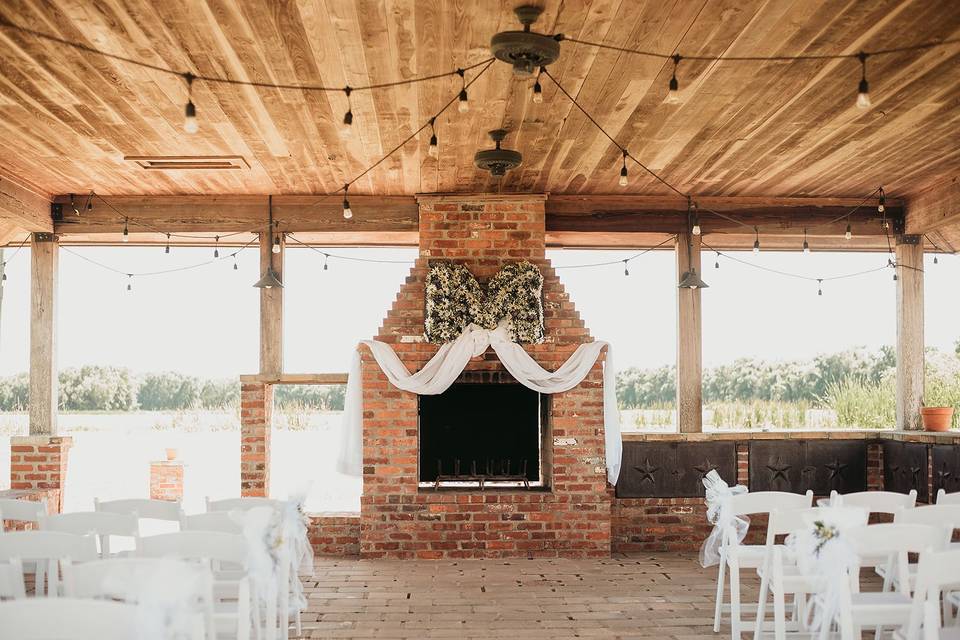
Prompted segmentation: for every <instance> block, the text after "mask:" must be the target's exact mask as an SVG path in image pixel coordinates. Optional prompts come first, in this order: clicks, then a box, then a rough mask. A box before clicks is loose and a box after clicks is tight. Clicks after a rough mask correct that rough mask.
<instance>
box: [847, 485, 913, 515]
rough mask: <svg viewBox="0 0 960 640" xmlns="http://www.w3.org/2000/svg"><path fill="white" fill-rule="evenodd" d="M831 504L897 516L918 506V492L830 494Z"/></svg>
mask: <svg viewBox="0 0 960 640" xmlns="http://www.w3.org/2000/svg"><path fill="white" fill-rule="evenodd" d="M830 504H831V506H834V507H862V508H864V509H866V510H868V511H869V512H870V513H871V514H874V513H885V514H889V515H896V514H897V512H899V511H901V510H903V509H913V508H914V507H915V506H917V490H916V489H911V490H910V493H897V492H895V491H857V492H856V493H837V492H836V491H831V492H830Z"/></svg>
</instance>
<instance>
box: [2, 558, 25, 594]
mask: <svg viewBox="0 0 960 640" xmlns="http://www.w3.org/2000/svg"><path fill="white" fill-rule="evenodd" d="M26 597H27V591H26V588H25V587H24V585H23V563H22V562H20V559H19V558H11V559H10V560H9V561H8V562H3V563H0V600H7V599H13V600H16V599H18V598H26Z"/></svg>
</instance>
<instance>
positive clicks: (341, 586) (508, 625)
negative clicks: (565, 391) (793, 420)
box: [303, 553, 757, 640]
mask: <svg viewBox="0 0 960 640" xmlns="http://www.w3.org/2000/svg"><path fill="white" fill-rule="evenodd" d="M316 569H317V570H316V575H315V576H314V577H313V579H312V580H305V584H306V586H307V592H308V597H309V605H308V610H307V612H305V613H304V617H303V626H304V635H303V637H305V638H457V639H461V638H484V639H485V640H489V639H491V638H504V639H506V640H512V639H514V638H677V639H681V638H682V639H690V640H693V639H695V638H696V639H699V638H711V639H713V640H716V639H718V638H721V639H723V638H729V637H730V632H729V627H728V626H726V625H725V626H724V627H723V628H722V629H721V633H719V634H714V633H713V594H714V589H715V587H716V582H715V580H716V568H711V569H702V568H700V565H699V564H698V563H697V559H696V556H695V554H691V553H662V554H636V555H629V556H620V555H618V556H615V557H613V558H611V559H609V560H460V561H453V560H451V561H422V560H410V561H379V560H371V561H367V560H363V561H361V560H344V559H334V558H318V559H317V561H316ZM745 582H746V587H745V593H744V601H745V602H755V601H756V597H757V581H756V579H755V578H754V577H753V576H752V575H750V576H746V579H745Z"/></svg>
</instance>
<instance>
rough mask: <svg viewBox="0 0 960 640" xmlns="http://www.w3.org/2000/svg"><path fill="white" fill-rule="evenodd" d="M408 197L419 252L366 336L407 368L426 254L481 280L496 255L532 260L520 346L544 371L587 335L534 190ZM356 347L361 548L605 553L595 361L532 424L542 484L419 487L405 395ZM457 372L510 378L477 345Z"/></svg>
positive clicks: (408, 553)
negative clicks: (528, 314)
mask: <svg viewBox="0 0 960 640" xmlns="http://www.w3.org/2000/svg"><path fill="white" fill-rule="evenodd" d="M418 200H419V203H420V245H419V256H418V258H417V260H416V262H415V264H414V266H413V267H412V268H411V270H410V275H409V276H408V277H407V279H406V282H405V284H404V285H403V286H402V287H401V289H400V292H399V293H398V294H397V298H396V301H395V302H394V303H393V307H392V308H391V309H390V311H389V312H388V314H387V317H386V318H385V319H384V321H383V324H382V325H381V327H380V330H379V332H378V334H377V336H376V339H377V340H380V341H383V342H387V343H390V344H391V346H392V347H393V348H394V350H395V351H396V352H397V355H398V356H399V357H400V359H401V361H402V362H403V363H404V365H405V366H406V367H407V369H408V370H409V371H410V372H411V373H413V372H415V371H418V370H419V369H420V368H421V367H423V365H424V364H425V363H426V362H427V361H428V360H429V359H430V358H431V357H432V356H433V355H434V354H435V353H436V350H437V348H438V345H434V344H428V343H426V342H425V341H424V339H423V322H424V308H425V304H424V293H425V284H424V283H425V279H426V275H427V271H428V268H429V262H430V261H431V260H453V261H458V262H461V263H463V264H465V265H466V266H467V268H468V269H469V270H470V271H471V273H473V275H474V276H475V277H476V278H477V279H478V280H479V281H480V282H481V283H485V282H486V280H488V279H489V278H490V277H491V276H493V275H494V274H495V273H496V272H497V271H499V269H500V268H501V267H503V266H504V265H506V264H508V263H511V262H518V261H521V260H528V261H530V262H532V263H533V264H535V265H536V266H537V267H538V268H539V269H540V271H541V273H542V274H543V278H544V285H543V302H544V322H545V329H546V339H545V341H544V343H543V344H538V345H524V348H525V349H526V351H527V352H528V353H529V354H530V355H531V356H532V357H533V358H534V359H535V360H536V361H537V362H539V363H540V365H541V366H543V367H544V368H546V369H549V370H555V369H556V368H557V367H559V366H560V365H561V364H562V363H563V362H564V361H565V360H566V359H567V358H568V357H569V356H570V355H571V354H572V353H573V351H574V350H575V349H576V347H577V346H578V345H580V344H582V343H584V342H590V341H592V338H591V337H590V333H589V331H588V330H587V329H586V327H585V326H584V323H583V320H581V319H580V315H579V314H578V313H577V311H576V309H575V308H574V305H573V303H572V302H571V301H570V298H569V296H568V295H567V293H566V292H565V291H564V288H563V285H562V283H561V282H560V279H559V278H558V277H557V275H556V272H555V271H554V269H553V268H552V266H551V265H550V262H549V261H548V260H547V259H546V242H545V215H544V203H545V196H543V195H529V194H481V195H423V196H419V198H418ZM362 355H363V369H362V371H363V385H364V390H363V398H364V425H363V430H364V437H363V445H364V463H363V464H364V468H363V496H362V498H361V533H360V552H361V555H362V556H364V557H371V558H374V557H389V558H413V557H420V558H463V557H494V558H501V557H558V556H564V557H606V556H609V554H610V514H611V500H612V496H611V493H610V492H609V491H608V489H607V486H606V475H605V471H604V469H603V463H602V461H603V452H604V449H603V442H604V434H603V398H602V372H601V365H600V362H599V361H598V363H597V364H596V365H595V366H594V368H593V370H592V371H591V373H590V374H589V375H588V376H587V378H586V379H585V380H584V381H583V382H582V383H581V384H580V385H579V386H578V387H576V388H575V389H572V390H570V391H568V392H566V393H562V394H554V395H552V396H550V398H549V416H548V422H549V425H544V427H545V428H548V430H549V433H548V434H547V436H548V437H547V438H546V439H545V442H548V443H549V446H547V447H546V448H545V450H544V451H543V462H544V469H545V471H546V470H549V477H548V478H547V484H548V485H549V488H548V489H545V490H530V491H524V490H516V491H513V490H502V489H487V490H486V491H479V490H470V491H459V490H458V491H450V490H443V489H441V490H433V489H430V488H421V487H420V486H419V482H418V479H419V474H418V399H417V396H416V394H412V393H407V392H403V391H400V390H399V389H396V388H395V387H393V386H392V385H390V384H389V382H387V380H386V377H385V376H384V375H383V373H382V372H381V371H380V368H379V366H378V365H377V364H376V362H375V361H374V360H373V358H372V356H371V355H370V353H369V351H367V350H366V349H364V350H363V354H362ZM459 381H461V382H467V381H469V382H490V383H495V382H498V381H504V382H505V381H510V382H513V379H512V377H511V376H510V375H509V373H507V372H506V370H505V369H504V368H503V365H502V364H501V363H500V362H499V360H498V359H497V357H496V354H494V353H493V351H492V350H488V351H487V353H486V354H484V355H483V356H482V357H480V358H475V359H474V360H473V361H471V363H470V364H469V365H468V367H467V369H466V371H465V372H464V374H463V375H462V376H461V379H460V380H459ZM465 410H469V408H465ZM598 460H600V464H597V461H598Z"/></svg>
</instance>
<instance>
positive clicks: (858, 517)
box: [786, 507, 868, 637]
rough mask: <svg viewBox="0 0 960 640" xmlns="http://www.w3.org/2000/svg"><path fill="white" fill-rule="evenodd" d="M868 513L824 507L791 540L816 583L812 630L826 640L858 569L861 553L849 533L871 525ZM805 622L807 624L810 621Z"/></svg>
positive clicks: (799, 564)
mask: <svg viewBox="0 0 960 640" xmlns="http://www.w3.org/2000/svg"><path fill="white" fill-rule="evenodd" d="M867 516H868V513H867V511H866V510H865V509H860V508H857V507H821V508H820V509H818V510H817V512H816V515H811V516H809V517H807V516H805V519H806V520H807V522H806V526H805V527H804V528H803V529H800V530H799V531H795V532H794V533H792V534H790V535H789V536H788V537H787V541H786V544H787V548H788V549H789V550H790V551H792V552H793V553H794V555H795V556H796V558H797V567H798V568H799V569H800V571H801V573H803V575H805V576H808V577H810V578H814V579H815V580H816V583H817V586H818V591H817V594H816V596H815V597H814V599H813V607H812V614H813V620H812V622H810V624H809V627H810V629H811V630H812V631H815V632H816V631H820V632H821V635H820V637H824V635H823V634H825V633H826V632H827V631H828V630H829V628H830V624H831V622H833V620H834V618H836V616H837V615H838V614H839V613H840V608H841V605H842V602H843V598H844V588H845V586H846V583H847V581H848V580H849V572H850V570H851V569H853V568H854V567H855V566H857V563H858V558H857V552H856V550H855V549H854V548H853V545H851V543H850V540H849V537H848V536H846V535H845V532H846V531H849V530H850V529H852V528H854V527H859V526H863V525H866V524H867ZM804 622H807V621H806V620H805V621H804Z"/></svg>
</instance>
